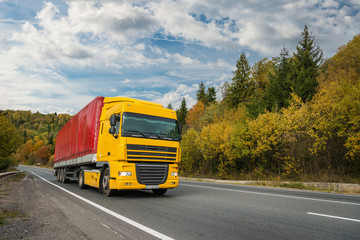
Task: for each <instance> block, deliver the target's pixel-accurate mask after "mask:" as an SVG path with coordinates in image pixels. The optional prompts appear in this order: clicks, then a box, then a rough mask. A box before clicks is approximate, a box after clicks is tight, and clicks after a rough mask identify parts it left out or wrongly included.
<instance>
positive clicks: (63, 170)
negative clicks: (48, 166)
mask: <svg viewBox="0 0 360 240" xmlns="http://www.w3.org/2000/svg"><path fill="white" fill-rule="evenodd" d="M60 182H61V183H65V169H64V168H61V169H60Z"/></svg>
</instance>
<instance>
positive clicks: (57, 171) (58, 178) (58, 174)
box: [56, 169, 61, 182]
mask: <svg viewBox="0 0 360 240" xmlns="http://www.w3.org/2000/svg"><path fill="white" fill-rule="evenodd" d="M60 173H61V171H60V169H57V170H56V180H57V181H58V182H60Z"/></svg>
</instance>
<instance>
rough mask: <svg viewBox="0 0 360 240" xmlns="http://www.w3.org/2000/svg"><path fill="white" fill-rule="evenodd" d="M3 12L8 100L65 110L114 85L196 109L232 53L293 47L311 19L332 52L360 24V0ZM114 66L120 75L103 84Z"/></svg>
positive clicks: (200, 0) (0, 37)
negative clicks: (202, 88)
mask: <svg viewBox="0 0 360 240" xmlns="http://www.w3.org/2000/svg"><path fill="white" fill-rule="evenodd" d="M0 4H2V6H5V4H7V1H4V0H0ZM18 4H19V5H18V7H19V8H21V6H22V5H21V3H20V2H19V3H18ZM57 4H61V3H59V2H57ZM15 5H16V4H15ZM0 12H1V11H0ZM19 13H21V11H19ZM0 17H1V18H3V19H0V95H1V96H2V102H1V105H0V108H12V109H15V108H17V107H19V106H22V107H23V108H24V109H28V108H32V109H38V110H41V111H53V110H56V111H59V112H60V111H69V112H73V111H74V109H78V108H79V107H80V106H79V105H80V104H85V103H86V101H88V100H91V98H92V97H91V96H92V95H100V94H102V93H104V92H105V93H116V92H119V93H121V94H122V95H126V94H129V95H130V96H133V97H142V98H145V99H146V100H157V101H159V102H161V103H162V104H164V105H167V104H168V103H172V105H173V106H174V107H178V106H179V104H180V101H181V98H182V97H183V96H185V98H186V100H187V101H188V106H189V107H191V106H192V104H194V103H195V100H194V98H195V92H196V86H197V83H199V82H201V81H203V82H204V83H206V84H207V86H215V87H218V86H220V85H221V83H222V82H224V81H226V80H229V79H230V78H231V76H232V71H233V70H234V65H235V62H236V59H233V60H232V59H229V58H226V55H237V56H238V53H239V52H241V51H244V50H246V52H248V53H249V57H253V56H254V55H257V56H258V57H265V56H266V57H272V56H276V55H278V53H279V51H280V49H281V48H282V46H283V45H285V46H286V47H287V48H289V50H290V52H291V51H293V50H294V49H295V46H296V45H297V43H298V41H299V38H300V32H301V31H302V30H303V27H304V25H305V24H307V25H308V26H309V27H310V30H311V31H312V32H313V34H314V36H315V37H316V42H317V43H318V45H319V46H320V47H321V48H322V49H323V50H324V53H325V56H326V57H329V56H331V55H333V54H334V53H335V52H336V50H337V48H338V46H340V45H342V44H345V43H346V42H347V41H349V40H350V39H352V37H353V36H354V35H355V34H358V33H359V32H360V3H359V1H357V0H350V1H347V2H340V1H339V0H321V1H320V0H298V1H292V0H274V1H260V0H256V1H254V0H247V1H217V0H197V1H193V0H182V1H172V0H164V1H147V2H142V1H132V2H131V1H125V0H124V1H110V0H107V1H67V2H66V4H64V5H55V4H54V3H51V2H46V3H44V4H43V5H42V8H41V9H38V10H37V13H36V16H33V17H32V18H31V19H23V18H21V16H20V17H18V16H16V17H15V16H14V18H13V19H12V16H10V15H5V12H3V13H0ZM19 19H22V20H19ZM159 42H160V43H159ZM164 42H165V43H167V44H162V43H164ZM171 44H173V45H171ZM169 46H170V47H169ZM189 46H191V47H189ZM209 52H210V53H216V54H219V55H216V54H214V56H212V55H211V54H209ZM204 55H206V56H204ZM223 58H226V60H225V59H223ZM92 73H94V75H95V76H91V74H92ZM81 74H85V75H86V76H89V77H82V76H80V77H79V76H78V75H81ZM97 74H98V75H100V77H98V78H97ZM107 74H109V75H110V74H111V75H112V77H113V79H116V80H113V82H111V81H110V80H107V81H108V82H106V84H109V86H107V87H104V86H102V87H101V89H107V90H106V91H105V90H103V91H102V90H101V89H100V88H98V86H99V85H101V84H102V83H99V81H101V80H99V79H106V77H107ZM73 75H75V77H74V76H73ZM114 76H115V77H114ZM80 78H81V80H82V81H81V83H80V82H78V81H79V79H80ZM119 79H120V80H119ZM103 85H105V83H104V84H103ZM117 85H120V86H117ZM171 89H174V90H171ZM3 96H4V97H3ZM59 96H60V97H59ZM74 99H79V101H77V100H76V101H74ZM64 106H65V107H64ZM70 106H71V107H70ZM51 109H52V110H51Z"/></svg>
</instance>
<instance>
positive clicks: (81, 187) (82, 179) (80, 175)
mask: <svg viewBox="0 0 360 240" xmlns="http://www.w3.org/2000/svg"><path fill="white" fill-rule="evenodd" d="M84 180H85V179H84V170H83V169H81V170H80V173H79V178H78V185H79V188H80V189H84V188H86V187H87V186H86V185H85V183H84Z"/></svg>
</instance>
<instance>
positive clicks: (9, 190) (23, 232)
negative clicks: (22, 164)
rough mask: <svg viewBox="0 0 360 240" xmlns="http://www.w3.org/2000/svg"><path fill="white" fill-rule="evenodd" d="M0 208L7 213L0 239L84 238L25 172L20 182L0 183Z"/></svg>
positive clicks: (8, 180) (0, 230) (6, 181)
mask: <svg viewBox="0 0 360 240" xmlns="http://www.w3.org/2000/svg"><path fill="white" fill-rule="evenodd" d="M0 210H1V211H2V213H3V215H4V214H5V216H7V217H6V218H5V223H3V224H1V225H0V236H1V239H88V238H87V236H86V235H85V234H84V233H83V232H82V231H81V230H80V229H79V228H77V227H76V226H74V225H73V224H71V223H70V221H69V219H68V218H67V217H66V216H65V215H64V213H63V212H62V211H61V210H60V209H58V208H56V207H54V204H53V202H52V201H51V200H50V198H49V196H48V195H47V194H45V193H43V192H42V191H40V189H39V188H38V186H37V185H36V184H35V182H34V179H33V177H32V176H31V175H29V174H26V176H25V177H24V179H22V180H21V181H11V179H6V180H4V181H2V182H1V192H0Z"/></svg>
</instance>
